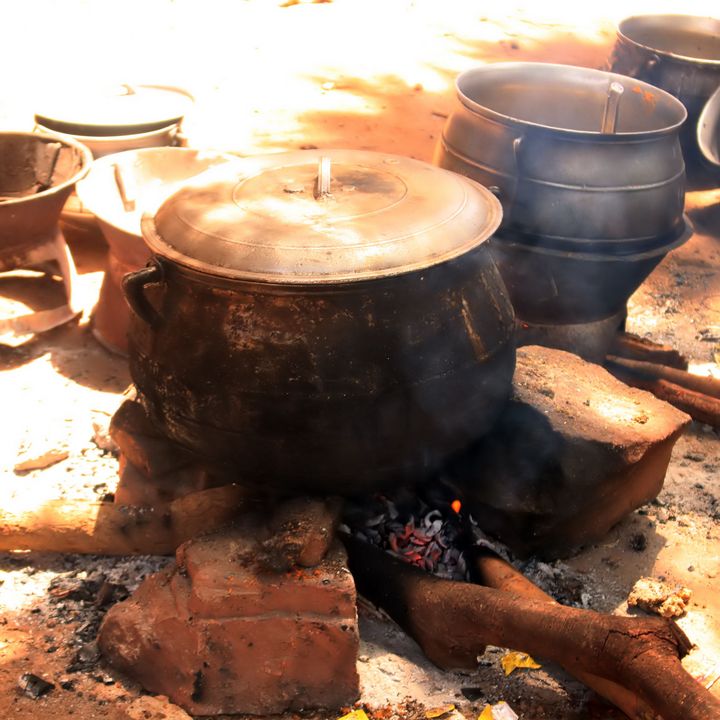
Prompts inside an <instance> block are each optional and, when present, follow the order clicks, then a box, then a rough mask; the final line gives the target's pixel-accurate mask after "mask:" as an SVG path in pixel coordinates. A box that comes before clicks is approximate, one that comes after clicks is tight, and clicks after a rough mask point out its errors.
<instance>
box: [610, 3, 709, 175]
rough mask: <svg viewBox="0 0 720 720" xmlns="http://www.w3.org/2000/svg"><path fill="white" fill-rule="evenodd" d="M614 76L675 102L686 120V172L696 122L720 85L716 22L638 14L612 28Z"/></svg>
mask: <svg viewBox="0 0 720 720" xmlns="http://www.w3.org/2000/svg"><path fill="white" fill-rule="evenodd" d="M610 63H611V69H612V70H613V71H614V72H619V73H622V74H623V75H629V76H631V77H634V78H639V79H640V80H644V81H645V82H649V83H651V84H652V85H655V86H657V87H659V88H662V89H663V90H666V91H667V92H669V93H670V94H671V95H674V96H675V97H676V98H678V99H679V100H680V101H681V102H682V103H683V105H684V106H685V107H686V108H687V111H688V119H687V122H686V124H685V127H684V128H683V130H682V132H681V141H682V144H683V150H684V151H685V153H686V160H687V162H688V170H689V171H691V170H692V169H693V168H694V165H695V164H696V162H697V159H698V144H697V137H696V134H697V126H698V118H699V116H700V113H701V112H702V110H703V108H704V107H705V104H706V103H707V101H708V98H709V97H710V96H711V95H712V94H713V92H714V91H715V90H716V89H717V88H718V87H720V19H715V18H710V17H695V16H691V15H638V16H635V17H629V18H626V19H625V20H623V21H622V22H621V23H620V24H619V25H618V33H617V41H616V43H615V47H614V49H613V53H612V56H611V58H610Z"/></svg>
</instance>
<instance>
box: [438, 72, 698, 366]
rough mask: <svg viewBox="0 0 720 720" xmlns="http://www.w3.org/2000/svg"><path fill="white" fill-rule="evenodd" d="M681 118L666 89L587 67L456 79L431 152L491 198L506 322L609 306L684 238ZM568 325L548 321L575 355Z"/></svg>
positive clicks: (613, 312) (570, 317)
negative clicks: (499, 212)
mask: <svg viewBox="0 0 720 720" xmlns="http://www.w3.org/2000/svg"><path fill="white" fill-rule="evenodd" d="M685 117H686V111H685V109H684V107H683V106H682V104H681V103H680V102H679V101H678V100H677V99H675V98H673V97H672V96H671V95H669V94H668V93H666V92H664V91H662V90H659V89H657V88H655V87H652V86H651V85H648V84H646V83H643V82H640V81H638V80H634V79H632V78H628V77H624V76H621V75H616V74H613V73H606V72H601V71H598V70H591V69H588V68H580V67H571V66H565V65H551V64H545V63H499V64H491V65H486V66H483V67H479V68H475V69H472V70H469V71H467V72H465V73H463V74H461V75H460V76H459V78H458V80H457V102H456V105H455V109H454V111H453V112H452V114H451V115H450V117H449V118H448V120H447V123H446V125H445V128H444V130H443V134H442V138H441V140H440V141H439V143H438V147H437V150H436V154H435V162H436V163H437V164H438V165H440V166H441V167H444V168H447V169H450V170H454V171H456V172H459V173H461V174H463V175H466V176H468V177H470V178H472V179H474V180H477V181H478V182H480V183H482V184H483V185H486V186H487V187H489V188H491V189H492V190H493V191H494V192H495V193H496V194H497V196H498V197H499V198H500V200H501V202H502V204H503V222H502V225H501V227H500V229H499V230H498V232H497V233H496V234H495V236H494V237H493V239H492V241H491V248H492V249H493V252H494V253H495V257H496V262H497V263H498V268H499V270H500V273H501V275H502V276H503V279H504V280H505V283H506V285H507V287H508V291H509V293H510V297H511V299H512V302H513V305H514V307H515V311H516V314H517V316H518V319H519V320H521V321H523V322H524V323H535V324H538V325H541V326H543V333H542V334H543V337H546V338H547V337H549V333H548V332H547V327H549V326H552V325H556V326H558V327H559V328H560V326H567V325H569V324H584V323H598V322H600V323H601V324H602V321H605V320H606V319H609V318H612V317H615V316H619V315H621V314H622V310H623V308H624V306H625V303H626V301H627V298H628V297H629V295H630V294H631V293H632V292H633V291H634V290H635V289H636V288H637V287H638V286H639V285H640V283H641V282H642V281H643V280H644V279H645V277H647V275H648V274H649V273H650V272H651V271H652V269H653V268H654V267H655V266H656V265H657V264H658V263H659V262H660V261H661V260H662V258H663V256H664V255H665V254H666V253H667V252H668V251H669V250H670V249H672V248H673V247H676V246H677V245H679V244H681V243H682V242H684V241H685V240H686V239H687V238H688V237H689V234H690V225H689V223H688V222H687V220H686V218H685V217H684V215H683V207H684V199H685V165H684V161H683V156H682V151H681V148H680V143H679V137H678V135H679V129H680V127H681V125H682V123H683V121H684V119H685ZM577 335H578V332H576V331H574V330H573V331H572V332H568V329H567V327H562V328H560V329H559V334H558V337H560V338H562V340H559V341H558V342H559V343H560V344H559V345H558V346H559V347H563V348H564V349H568V350H572V351H575V348H574V347H571V346H567V345H566V344H564V343H565V341H566V339H567V338H571V337H573V336H577ZM602 337H603V338H606V337H608V333H606V332H603V333H602ZM548 344H550V343H549V342H548ZM603 355H604V349H603V347H600V346H598V348H597V350H596V352H594V353H592V355H590V356H589V357H591V358H593V359H594V358H597V357H603Z"/></svg>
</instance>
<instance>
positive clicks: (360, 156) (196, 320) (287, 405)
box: [126, 151, 515, 494]
mask: <svg viewBox="0 0 720 720" xmlns="http://www.w3.org/2000/svg"><path fill="white" fill-rule="evenodd" d="M326 155H327V157H326V158H318V157H317V153H310V154H307V153H293V154H288V155H285V156H276V157H275V158H273V159H271V160H269V159H267V158H266V159H263V160H261V161H257V167H255V168H254V169H253V170H252V171H249V170H247V164H245V165H244V166H243V165H242V163H241V164H239V165H238V168H242V169H240V170H238V171H237V174H238V177H240V176H242V177H241V179H240V180H238V181H235V180H233V181H232V182H228V181H227V180H226V179H224V180H222V181H219V182H214V183H210V184H209V185H208V186H207V187H206V188H204V189H200V190H198V191H193V190H189V191H188V193H189V194H186V196H185V197H184V198H183V197H182V195H183V192H184V191H181V193H179V194H178V196H176V198H178V197H179V200H177V201H175V198H171V200H170V201H168V203H166V205H164V206H163V207H162V208H161V209H160V211H159V212H158V214H157V215H156V217H155V219H154V221H153V220H146V222H145V223H144V228H143V230H144V233H145V237H146V239H147V240H148V242H149V244H150V245H151V247H153V249H154V250H155V261H154V265H152V266H151V267H150V268H148V269H147V270H145V271H140V273H139V274H136V275H135V276H130V277H129V280H128V281H127V282H126V293H127V295H128V298H129V300H130V302H131V304H132V305H133V306H134V307H135V308H136V313H135V314H134V317H133V319H132V321H131V330H130V361H131V372H132V376H133V379H134V381H135V383H136V385H137V387H138V390H139V392H140V395H141V397H142V398H143V400H144V402H145V404H146V406H147V407H148V409H149V410H150V412H151V413H152V414H153V415H154V417H155V418H156V419H157V420H158V421H159V422H160V423H161V424H162V425H163V426H164V427H165V429H166V431H167V432H168V434H169V435H170V436H171V437H173V438H174V439H176V440H178V441H179V442H181V443H182V444H183V445H186V446H187V447H190V448H191V449H193V450H195V451H197V452H199V453H201V454H202V455H205V456H207V457H210V458H213V459H214V460H216V461H218V460H219V461H222V462H224V463H226V464H231V465H232V466H234V467H235V468H237V473H238V478H239V479H241V480H244V481H246V482H253V483H257V484H261V485H269V486H273V487H275V488H276V489H284V490H288V491H299V490H301V491H310V492H338V493H342V494H354V493H361V492H366V491H368V490H372V489H376V488H381V487H384V486H388V485H391V484H393V483H396V482H405V481H407V480H408V479H419V478H420V477H422V475H423V474H424V473H426V472H428V471H430V470H431V469H432V468H434V467H436V466H437V465H438V463H440V462H441V461H442V460H443V459H444V458H446V457H447V456H448V455H449V454H451V453H453V452H455V451H457V450H459V449H460V448H462V447H464V446H466V445H467V444H468V443H470V442H471V441H472V440H473V439H475V438H476V437H478V436H480V435H482V434H483V433H484V432H485V431H486V430H487V429H489V427H490V425H491V424H492V423H493V422H494V420H495V418H496V417H497V414H498V412H499V410H500V408H501V407H502V405H503V403H504V402H505V400H506V398H507V395H508V393H509V389H510V383H511V379H512V373H513V369H514V356H515V350H514V339H513V323H514V318H513V312H512V308H511V305H510V303H509V300H508V298H507V296H506V293H505V289H504V286H503V283H502V281H501V279H500V277H499V274H498V272H497V269H496V267H495V265H494V262H493V260H492V258H491V256H490V253H489V252H488V250H487V247H486V245H485V244H484V242H483V240H484V239H486V238H487V237H489V236H490V235H491V234H492V232H493V230H494V229H495V227H496V226H497V223H499V219H500V209H499V205H497V204H496V201H495V200H494V199H493V198H492V196H491V195H490V194H489V193H487V191H485V190H484V189H483V188H479V187H478V186H476V185H475V184H474V183H470V184H467V185H465V184H463V183H466V180H465V179H463V178H459V177H456V176H454V175H451V174H450V173H445V172H444V171H439V170H437V169H436V168H432V167H431V166H429V165H425V164H423V163H417V162H415V161H411V160H406V159H400V158H394V157H393V156H384V155H381V154H375V153H361V152H358V153H351V152H341V151H336V152H335V153H333V152H332V151H330V152H328V153H327V154H326ZM318 160H319V161H320V166H322V163H323V162H325V161H332V164H333V168H332V171H331V173H332V178H331V179H330V178H329V177H328V178H325V189H324V190H323V189H322V187H321V186H322V185H323V183H322V182H320V181H321V180H323V178H322V177H321V175H322V171H318V173H317V177H316V176H315V175H316V174H315V170H314V169H313V168H314V166H315V165H316V164H317V161H318ZM233 172H235V171H234V170H233ZM437 173H442V174H441V175H438V174H437ZM432 181H435V182H434V183H433V182H432ZM433 189H435V191H436V197H435V199H434V200H433V199H431V200H428V196H427V193H430V192H432V191H433ZM438 194H439V196H437V195H438ZM203 202H204V203H206V204H207V208H206V209H205V210H200V209H199V203H203ZM428 203H429V205H428ZM448 203H449V205H448ZM443 206H444V207H443ZM185 207H191V210H189V211H187V212H185V210H184V208H185ZM472 207H474V208H475V209H472V210H470V208H472ZM428 208H429V209H428ZM433 208H434V209H433ZM448 208H449V209H448ZM435 210H437V212H438V213H439V214H434V213H435ZM469 210H470V211H469ZM423 213H426V214H427V217H424V216H423ZM201 216H202V218H203V223H204V225H203V223H201V222H200V221H199V220H198V218H200V217H201ZM418 218H422V219H420V220H418ZM201 226H202V227H203V229H202V231H198V232H199V234H198V235H197V237H196V238H193V237H189V241H188V234H187V233H186V237H185V239H184V241H183V242H184V244H183V247H182V249H181V250H178V247H177V245H172V241H169V240H168V238H170V236H172V235H174V234H175V233H176V232H178V231H181V230H182V227H185V228H186V229H187V228H195V230H192V231H190V233H189V236H192V233H193V232H195V231H197V228H199V227H201ZM240 227H242V230H241V231H239V234H237V233H236V231H235V230H228V228H235V229H237V228H240ZM428 228H430V229H429V230H428ZM445 231H447V232H448V233H451V234H455V235H456V237H455V239H450V238H447V237H446V236H444V235H443V233H444V232H445ZM208 238H215V240H217V241H218V243H217V244H216V245H214V246H213V247H212V248H210V250H208V248H209V247H210V246H211V245H213V242H212V241H211V242H210V243H208V241H207V239H208ZM443 238H445V239H444V240H443ZM195 240H197V242H195ZM200 245H202V247H203V248H204V249H205V250H204V252H205V253H206V254H205V255H204V256H202V259H201V261H200V262H190V261H188V259H187V255H186V254H185V253H187V252H188V248H189V247H191V246H192V247H193V248H195V249H197V248H198V247H199V246H200ZM230 247H232V253H231V254H228V249H229V248H230ZM198 254H201V253H195V255H196V256H197V255H198ZM195 259H196V258H195ZM212 268H215V271H211V270H212Z"/></svg>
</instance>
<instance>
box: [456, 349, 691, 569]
mask: <svg viewBox="0 0 720 720" xmlns="http://www.w3.org/2000/svg"><path fill="white" fill-rule="evenodd" d="M689 422H690V418H689V417H688V416H687V415H686V414H685V413H683V412H681V411H680V410H677V409H675V408H674V407H672V406H671V405H669V404H667V403H665V402H663V401H661V400H658V399H657V398H655V397H654V396H653V395H651V394H650V393H647V392H644V391H642V390H637V389H634V388H630V387H628V386H627V385H625V384H623V383H621V382H620V381H619V380H616V379H615V378H614V377H613V376H612V375H610V373H608V372H607V371H606V370H605V369H603V368H602V367H600V366H599V365H594V364H592V363H588V362H585V361H584V360H582V359H580V358H579V357H577V356H576V355H573V354H571V353H568V352H564V351H562V350H553V349H550V348H545V347H539V346H528V347H523V348H519V349H518V353H517V366H516V370H515V375H514V377H513V391H512V396H511V398H510V401H509V402H508V404H507V406H506V407H505V409H504V411H503V413H502V415H501V417H500V419H499V421H498V423H497V424H496V426H495V428H494V429H493V431H492V432H491V433H490V434H488V435H486V436H485V437H484V438H482V439H481V440H480V441H479V442H478V443H476V444H475V445H474V446H473V447H472V448H471V449H470V450H469V451H467V452H466V453H465V454H464V455H463V456H462V457H460V458H458V460H457V462H455V464H454V466H453V469H452V473H453V478H454V482H455V483H456V484H457V486H458V490H459V492H461V493H462V495H461V497H464V507H466V508H467V509H468V510H469V511H470V512H471V513H472V515H473V516H474V517H475V519H476V520H477V522H478V524H479V525H480V527H482V528H483V530H485V531H486V532H489V533H491V534H493V535H496V536H497V537H499V538H500V539H501V540H503V541H504V542H505V543H507V544H508V545H510V546H511V547H512V549H513V550H514V551H515V552H516V553H518V554H520V555H528V554H531V553H535V554H539V555H542V556H544V557H562V556H567V555H569V554H570V553H571V552H572V550H573V549H574V548H575V547H577V546H578V545H582V544H585V543H589V542H594V541H596V540H599V539H600V538H601V537H602V536H603V535H604V534H605V533H606V532H607V531H608V530H609V529H610V528H611V527H612V526H613V525H614V524H615V523H617V522H618V521H619V520H620V519H621V518H622V517H624V516H625V515H626V514H628V513H630V512H632V510H634V509H635V508H637V507H639V506H640V505H643V504H644V503H646V502H648V501H649V500H651V499H652V498H654V497H655V496H656V495H657V494H658V492H659V491H660V489H661V488H662V484H663V480H664V478H665V472H666V470H667V466H668V463H669V461H670V454H671V452H672V448H673V446H674V445H675V442H676V440H677V439H678V437H679V436H680V434H681V433H682V431H683V429H684V428H685V426H686V425H687V424H688V423H689Z"/></svg>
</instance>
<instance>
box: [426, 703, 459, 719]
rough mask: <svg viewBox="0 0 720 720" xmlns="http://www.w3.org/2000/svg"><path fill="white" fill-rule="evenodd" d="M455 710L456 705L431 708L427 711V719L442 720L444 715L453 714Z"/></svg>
mask: <svg viewBox="0 0 720 720" xmlns="http://www.w3.org/2000/svg"><path fill="white" fill-rule="evenodd" d="M454 709H455V706H454V705H442V706H441V707H436V708H430V709H429V710H426V711H425V717H426V718H428V720H434V718H440V717H442V716H443V715H447V714H448V713H451V712H452V711H453V710H454Z"/></svg>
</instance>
